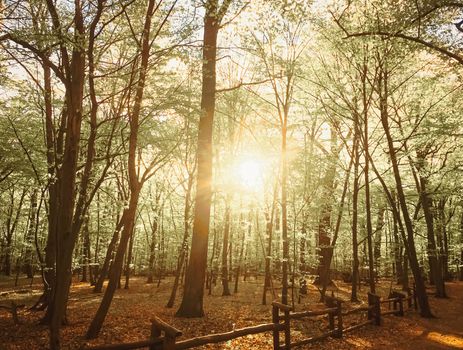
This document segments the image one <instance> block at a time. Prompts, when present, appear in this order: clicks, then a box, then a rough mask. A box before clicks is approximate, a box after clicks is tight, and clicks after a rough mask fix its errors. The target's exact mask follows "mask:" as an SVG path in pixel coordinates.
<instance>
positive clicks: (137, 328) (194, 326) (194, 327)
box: [0, 278, 463, 350]
mask: <svg viewBox="0 0 463 350" xmlns="http://www.w3.org/2000/svg"><path fill="white" fill-rule="evenodd" d="M171 283H172V281H171V279H166V280H165V281H163V283H161V286H160V287H159V288H158V287H157V286H156V285H147V284H146V283H145V279H144V278H134V279H133V280H132V282H131V288H130V289H129V290H123V289H122V290H119V291H118V292H117V293H116V296H115V298H114V301H113V305H112V307H111V311H110V313H109V315H108V317H107V320H106V321H105V324H104V327H103V329H102V332H101V334H100V336H99V338H98V339H96V340H94V341H92V342H90V343H89V344H103V343H118V342H129V341H137V340H141V339H146V338H147V337H148V335H149V328H150V319H151V318H152V317H153V316H154V315H156V316H158V317H160V318H161V319H163V320H165V321H166V322H168V323H170V324H172V325H174V326H175V327H177V328H179V329H181V330H182V331H183V333H184V336H183V337H182V339H187V338H191V337H193V336H198V335H205V334H209V333H217V332H225V331H229V330H231V329H233V328H234V327H235V328H240V327H246V326H251V325H256V324H260V323H267V322H270V319H271V312H270V306H268V305H267V306H263V305H260V299H261V292H262V289H261V288H262V287H261V283H262V281H261V280H259V281H248V282H240V292H239V293H238V294H235V295H232V296H230V297H221V296H220V294H221V286H220V285H217V286H216V287H215V289H214V290H213V295H211V296H206V297H205V302H204V303H205V305H206V310H205V311H206V317H204V318H202V319H179V318H176V317H174V313H175V311H176V308H175V307H174V308H173V309H167V308H165V307H164V305H165V303H166V301H167V300H168V297H169V292H170V288H171ZM347 287H348V286H347V285H342V284H340V288H341V290H340V291H339V292H338V295H339V296H341V297H344V298H346V297H347V293H348V289H347ZM27 288H28V286H26V285H25V284H23V286H21V287H19V288H18V289H21V290H22V292H21V293H18V294H15V293H10V294H8V295H4V296H1V295H0V304H5V303H8V302H10V301H11V300H14V301H16V302H18V303H25V304H26V305H28V306H30V305H32V304H33V302H34V301H35V300H36V298H37V297H38V295H39V293H40V285H36V286H33V287H32V290H33V292H32V293H29V294H27V293H24V291H25V290H27ZM389 288H390V284H389V283H383V284H382V285H381V286H379V288H378V289H379V290H380V294H381V295H387V292H388V290H389ZM364 289H365V288H364ZM447 289H448V294H449V299H436V298H434V297H432V296H430V302H431V305H432V308H433V311H434V313H435V314H436V316H437V318H434V319H422V318H420V317H419V315H417V314H416V313H415V312H414V311H412V312H409V313H407V314H406V316H405V317H395V316H388V317H384V319H383V320H384V321H383V324H382V325H381V327H376V326H366V327H365V328H363V329H360V330H356V331H354V332H353V333H352V334H349V335H346V336H345V337H344V338H343V339H328V340H326V341H323V342H320V343H317V344H313V345H311V346H307V347H305V349H322V350H324V349H326V350H327V349H337V350H342V349H385V350H386V349H387V350H391V349H399V350H402V349H403V350H412V349H413V350H415V349H417V350H426V349H429V350H433V349H463V282H454V283H448V284H447ZM5 290H13V288H12V287H11V286H8V284H7V283H0V292H2V291H5ZM362 292H365V290H363V291H362ZM0 294H1V293H0ZM100 299H101V294H93V293H92V292H91V288H90V287H89V286H88V284H84V283H74V284H73V286H72V293H71V297H70V301H69V310H68V316H69V320H70V325H69V326H66V327H64V328H63V331H62V337H63V344H64V347H63V348H64V349H70V350H74V349H79V348H80V347H81V346H82V345H83V344H85V343H86V341H85V339H84V338H83V334H85V331H86V329H87V327H88V325H89V323H90V321H91V319H92V317H93V315H94V313H95V311H96V308H97V307H98V304H99V301H100ZM269 300H271V297H270V296H269ZM317 300H318V292H317V291H316V290H314V289H312V290H311V291H310V293H309V296H308V297H307V298H305V300H304V301H303V304H301V305H296V306H297V310H304V309H307V308H310V309H314V308H318V307H322V308H323V306H321V305H320V304H317ZM39 318H40V314H37V313H33V312H30V311H26V310H24V311H22V312H21V313H20V319H21V321H22V324H21V325H14V324H13V322H12V319H11V315H9V314H8V313H7V312H6V311H4V310H0V350H4V349H5V350H12V349H15V350H16V349H27V350H35V349H47V348H48V330H47V327H46V326H41V325H38V324H37V322H38V320H39ZM347 321H348V320H346V322H347ZM292 329H293V333H292V334H293V336H294V338H297V337H307V336H310V335H314V333H317V332H323V331H324V330H325V329H326V323H325V322H324V321H315V320H308V321H304V322H301V323H296V322H295V323H294V324H293V325H292ZM271 344H272V341H271V335H270V334H268V333H267V334H259V335H256V336H248V337H244V338H239V339H236V340H233V341H231V342H227V343H222V344H220V345H214V346H209V347H203V349H234V350H238V349H241V350H251V349H252V350H260V349H271V348H272V345H271ZM300 349H304V348H300Z"/></svg>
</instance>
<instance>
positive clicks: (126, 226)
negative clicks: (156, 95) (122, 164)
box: [86, 0, 170, 339]
mask: <svg viewBox="0 0 463 350" xmlns="http://www.w3.org/2000/svg"><path fill="white" fill-rule="evenodd" d="M155 4H156V1H155V0H149V2H148V5H147V9H146V14H145V20H144V28H143V33H142V38H141V48H140V65H139V66H138V67H134V69H137V68H138V69H137V72H138V81H137V84H136V91H135V98H134V102H133V106H132V108H131V110H130V113H129V125H130V134H129V147H128V161H127V171H128V179H129V189H130V199H129V203H128V208H127V209H125V210H124V213H123V214H122V219H123V220H121V221H122V225H123V229H122V232H121V239H120V242H119V246H118V247H117V252H116V256H115V258H114V262H113V265H112V268H111V270H110V274H109V282H108V287H107V288H106V290H105V293H104V296H103V299H102V300H101V304H100V306H99V307H98V310H97V312H96V314H95V317H94V318H93V320H92V322H91V324H90V326H89V328H88V330H87V334H86V337H87V339H93V338H95V337H97V336H98V334H99V332H100V330H101V327H102V325H103V322H104V319H105V318H106V315H107V313H108V310H109V307H110V305H111V301H112V299H113V296H114V292H115V291H116V288H117V286H118V284H119V282H120V277H121V272H122V265H123V262H124V255H125V252H126V250H127V244H128V242H129V239H130V237H131V236H132V235H133V233H134V223H135V218H136V213H137V207H138V199H139V196H140V191H141V188H142V186H143V180H142V181H140V180H139V178H138V175H139V174H138V172H137V144H138V130H139V127H140V111H141V105H142V101H143V93H144V89H145V82H146V75H147V69H148V61H149V56H150V47H151V40H150V32H151V22H152V17H153V15H154V12H155V11H156V9H157V8H155ZM169 14H170V12H169V13H168V15H167V16H169ZM145 174H146V173H145ZM142 179H145V177H144V176H142Z"/></svg>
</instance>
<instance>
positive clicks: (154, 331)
mask: <svg viewBox="0 0 463 350" xmlns="http://www.w3.org/2000/svg"><path fill="white" fill-rule="evenodd" d="M160 336H161V330H160V329H159V328H158V326H157V324H156V323H155V322H154V321H152V322H151V334H150V339H156V338H159V337H160ZM149 350H162V345H159V344H158V345H151V346H150V348H149Z"/></svg>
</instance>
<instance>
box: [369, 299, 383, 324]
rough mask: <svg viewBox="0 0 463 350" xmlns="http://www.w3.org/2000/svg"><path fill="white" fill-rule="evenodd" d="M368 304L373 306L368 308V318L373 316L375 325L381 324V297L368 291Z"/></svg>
mask: <svg viewBox="0 0 463 350" xmlns="http://www.w3.org/2000/svg"><path fill="white" fill-rule="evenodd" d="M368 306H369V307H371V306H373V310H371V309H369V310H368V319H369V320H371V319H372V318H373V317H374V318H375V325H377V326H380V325H381V298H380V297H379V296H377V295H375V294H373V293H368Z"/></svg>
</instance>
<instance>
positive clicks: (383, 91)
mask: <svg viewBox="0 0 463 350" xmlns="http://www.w3.org/2000/svg"><path fill="white" fill-rule="evenodd" d="M378 87H379V88H378V90H379V94H380V117H381V125H382V127H383V130H384V133H385V136H386V140H387V145H388V151H389V159H390V161H391V165H392V170H393V174H394V180H395V185H396V193H397V199H398V202H399V204H400V208H401V210H402V215H403V221H404V224H405V225H404V226H405V229H406V234H407V236H406V240H405V243H406V248H407V253H408V260H409V262H410V267H411V269H412V272H413V276H414V278H415V284H416V294H417V298H418V304H419V306H420V314H421V315H422V316H423V317H432V313H431V307H430V305H429V300H428V296H427V294H426V286H425V284H424V279H423V276H422V274H421V269H420V265H419V262H418V258H417V255H416V247H415V238H414V232H413V223H412V220H411V217H410V213H409V211H408V207H407V201H406V198H405V193H404V189H403V185H402V178H401V176H400V170H399V162H398V160H397V154H396V152H397V149H396V148H395V147H394V141H393V139H392V136H391V130H390V126H389V115H388V101H387V99H388V86H387V73H386V72H385V71H384V70H382V69H381V71H380V78H379V79H378Z"/></svg>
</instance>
